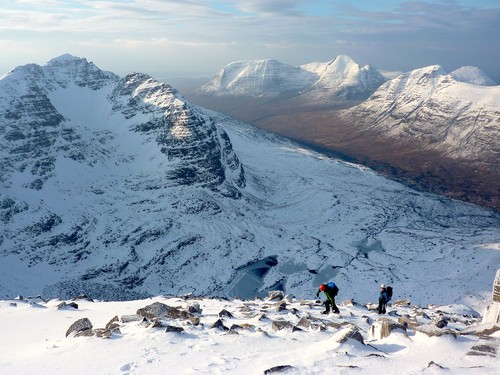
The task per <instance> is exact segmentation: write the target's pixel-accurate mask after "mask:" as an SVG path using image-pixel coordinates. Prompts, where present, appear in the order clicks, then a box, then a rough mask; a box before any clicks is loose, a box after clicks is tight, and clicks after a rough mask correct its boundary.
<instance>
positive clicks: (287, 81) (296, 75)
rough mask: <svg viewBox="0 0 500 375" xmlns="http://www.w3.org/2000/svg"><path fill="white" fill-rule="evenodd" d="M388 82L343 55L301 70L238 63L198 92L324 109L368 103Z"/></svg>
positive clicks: (269, 63)
mask: <svg viewBox="0 0 500 375" xmlns="http://www.w3.org/2000/svg"><path fill="white" fill-rule="evenodd" d="M385 81H386V79H385V78H384V77H383V76H382V75H381V74H380V73H379V72H378V71H377V70H376V69H374V68H372V67H371V66H369V65H366V66H364V67H360V66H359V65H358V64H357V63H355V62H354V61H353V60H352V59H351V58H350V57H348V56H344V55H341V56H338V57H336V58H335V59H333V60H331V61H329V62H326V63H318V62H314V63H310V64H305V65H301V66H298V67H294V66H290V65H287V64H283V63H281V62H279V61H276V60H249V61H237V62H234V63H231V64H229V65H227V66H226V67H224V68H222V69H221V70H220V71H219V72H218V73H217V74H216V75H215V77H214V78H213V79H212V80H211V81H210V82H208V83H206V84H205V85H203V86H201V88H200V90H199V91H200V92H201V93H202V94H205V95H216V96H248V97H268V98H277V97H280V98H281V97H283V98H290V97H297V98H296V99H298V100H300V101H301V102H302V104H315V105H324V104H334V103H338V102H340V103H343V102H350V101H360V100H362V99H366V98H367V97H369V96H370V94H372V93H373V92H374V91H375V90H376V89H377V88H378V87H379V86H380V85H381V84H383V83H384V82H385Z"/></svg>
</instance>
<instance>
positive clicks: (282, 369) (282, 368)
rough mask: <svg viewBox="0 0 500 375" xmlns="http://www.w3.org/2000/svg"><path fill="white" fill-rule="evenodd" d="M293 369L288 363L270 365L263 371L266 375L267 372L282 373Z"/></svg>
mask: <svg viewBox="0 0 500 375" xmlns="http://www.w3.org/2000/svg"><path fill="white" fill-rule="evenodd" d="M291 369H293V367H292V366H290V365H283V366H274V367H271V368H269V369H267V370H265V371H264V375H267V374H278V373H282V372H287V371H289V370H291Z"/></svg>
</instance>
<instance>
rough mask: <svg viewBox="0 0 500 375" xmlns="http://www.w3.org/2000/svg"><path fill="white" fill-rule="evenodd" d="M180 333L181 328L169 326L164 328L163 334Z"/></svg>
mask: <svg viewBox="0 0 500 375" xmlns="http://www.w3.org/2000/svg"><path fill="white" fill-rule="evenodd" d="M182 331H184V328H182V327H176V326H171V325H166V326H165V333H166V332H182Z"/></svg>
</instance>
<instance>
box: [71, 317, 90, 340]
mask: <svg viewBox="0 0 500 375" xmlns="http://www.w3.org/2000/svg"><path fill="white" fill-rule="evenodd" d="M84 331H90V336H91V335H92V323H91V322H90V320H88V319H87V318H82V319H78V320H77V321H76V322H74V323H73V324H72V325H70V326H69V328H68V330H67V331H66V337H68V336H69V335H71V334H72V333H75V337H77V335H78V336H80V333H82V335H83V336H87V334H83V332H84Z"/></svg>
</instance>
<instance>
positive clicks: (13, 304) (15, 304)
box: [9, 302, 17, 307]
mask: <svg viewBox="0 0 500 375" xmlns="http://www.w3.org/2000/svg"><path fill="white" fill-rule="evenodd" d="M9 306H12V307H17V303H15V302H11V303H10V305H9Z"/></svg>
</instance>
